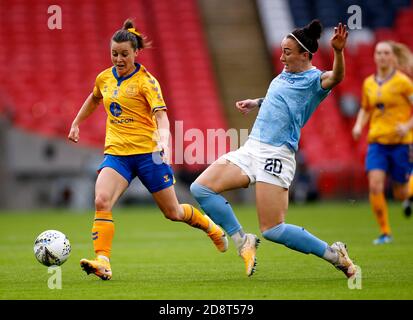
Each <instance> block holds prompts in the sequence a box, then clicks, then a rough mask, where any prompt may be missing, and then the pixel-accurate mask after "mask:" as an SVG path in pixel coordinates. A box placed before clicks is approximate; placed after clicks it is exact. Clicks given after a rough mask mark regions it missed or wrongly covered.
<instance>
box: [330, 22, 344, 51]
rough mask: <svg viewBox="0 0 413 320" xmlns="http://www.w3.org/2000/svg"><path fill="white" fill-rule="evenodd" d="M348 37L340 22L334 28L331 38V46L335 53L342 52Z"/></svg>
mask: <svg viewBox="0 0 413 320" xmlns="http://www.w3.org/2000/svg"><path fill="white" fill-rule="evenodd" d="M347 37H348V31H347V26H346V25H344V26H343V25H342V24H341V22H340V23H339V24H338V26H337V27H335V28H334V35H333V37H332V38H331V46H332V47H333V49H334V50H336V51H342V50H343V49H344V47H345V46H346V42H347Z"/></svg>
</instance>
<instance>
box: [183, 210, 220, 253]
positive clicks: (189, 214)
mask: <svg viewBox="0 0 413 320" xmlns="http://www.w3.org/2000/svg"><path fill="white" fill-rule="evenodd" d="M181 206H182V208H183V211H184V217H183V221H184V222H186V223H187V224H189V225H190V226H192V227H194V228H197V229H201V230H203V231H205V232H206V234H207V235H208V237H209V238H210V239H211V240H212V242H213V243H214V244H215V246H216V247H217V249H218V250H219V251H221V252H225V251H227V249H228V239H227V237H226V235H225V232H224V231H223V230H222V229H221V228H220V227H219V226H218V225H216V224H215V223H214V222H213V221H212V220H211V219H210V218H209V217H208V216H206V215H203V214H202V213H201V212H200V211H199V210H198V209H197V208H195V207H193V206H191V205H189V204H182V205H181Z"/></svg>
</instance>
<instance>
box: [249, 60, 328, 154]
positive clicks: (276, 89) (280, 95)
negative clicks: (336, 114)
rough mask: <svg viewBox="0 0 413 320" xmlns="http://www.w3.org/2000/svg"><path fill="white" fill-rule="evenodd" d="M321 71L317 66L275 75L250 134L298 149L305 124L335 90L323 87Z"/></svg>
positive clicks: (265, 140)
mask: <svg viewBox="0 0 413 320" xmlns="http://www.w3.org/2000/svg"><path fill="white" fill-rule="evenodd" d="M321 74H322V72H321V71H320V70H318V69H317V68H315V67H313V68H311V69H310V70H307V71H304V72H299V73H291V72H285V71H283V72H281V73H280V74H279V75H278V76H277V77H276V78H274V79H273V80H272V82H271V84H270V87H269V88H268V91H267V94H266V96H265V98H264V101H263V103H262V105H261V108H260V110H259V112H258V116H257V119H256V120H255V123H254V126H253V128H252V131H251V133H250V135H249V137H250V138H251V139H254V140H258V141H261V142H264V143H267V144H270V145H273V146H276V147H279V146H282V145H286V146H288V147H289V148H290V149H292V150H294V151H297V150H298V141H299V140H300V133H301V128H302V127H303V126H304V125H305V123H306V122H307V121H308V119H309V118H310V116H311V115H312V114H313V112H314V110H315V109H316V108H317V106H318V105H319V104H320V102H321V101H322V100H323V99H324V98H325V97H326V96H327V95H328V94H329V93H330V91H331V90H330V89H328V90H326V89H323V88H322V87H321V79H320V76H321Z"/></svg>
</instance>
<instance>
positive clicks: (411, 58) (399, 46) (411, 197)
mask: <svg viewBox="0 0 413 320" xmlns="http://www.w3.org/2000/svg"><path fill="white" fill-rule="evenodd" d="M389 43H390V44H391V46H392V49H393V52H394V55H395V56H396V61H397V68H398V69H399V70H400V71H402V72H404V73H405V74H406V75H407V76H409V77H410V79H412V80H413V53H412V52H411V50H410V49H409V47H408V46H406V45H405V44H403V43H400V42H395V41H389ZM410 165H411V167H412V168H411V171H410V178H409V191H408V199H406V200H405V201H403V211H404V214H405V216H406V217H407V218H409V217H410V216H411V214H412V202H413V145H411V146H410Z"/></svg>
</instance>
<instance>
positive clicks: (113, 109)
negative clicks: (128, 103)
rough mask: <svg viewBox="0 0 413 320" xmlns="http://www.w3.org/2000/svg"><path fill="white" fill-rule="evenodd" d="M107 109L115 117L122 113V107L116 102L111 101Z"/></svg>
mask: <svg viewBox="0 0 413 320" xmlns="http://www.w3.org/2000/svg"><path fill="white" fill-rule="evenodd" d="M109 109H110V113H111V114H112V115H113V116H115V117H119V116H120V115H121V114H122V108H121V107H120V105H119V104H118V103H116V102H112V103H111V104H110V107H109Z"/></svg>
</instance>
